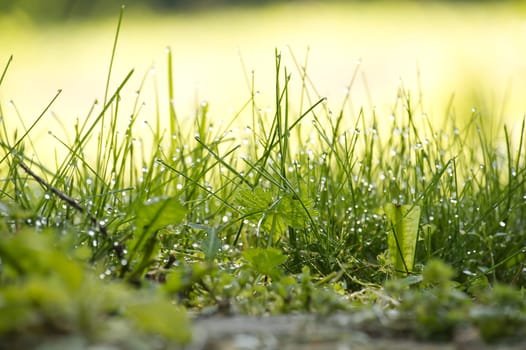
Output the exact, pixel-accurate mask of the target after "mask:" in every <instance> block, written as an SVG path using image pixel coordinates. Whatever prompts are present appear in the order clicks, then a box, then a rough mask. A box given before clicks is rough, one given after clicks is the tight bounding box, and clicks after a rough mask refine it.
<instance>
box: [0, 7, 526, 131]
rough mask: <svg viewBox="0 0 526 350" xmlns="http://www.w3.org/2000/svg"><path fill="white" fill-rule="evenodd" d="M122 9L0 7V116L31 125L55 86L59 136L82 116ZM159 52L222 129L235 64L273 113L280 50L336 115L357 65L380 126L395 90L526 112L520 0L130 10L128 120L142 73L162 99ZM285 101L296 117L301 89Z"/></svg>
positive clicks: (116, 77)
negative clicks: (65, 12)
mask: <svg viewBox="0 0 526 350" xmlns="http://www.w3.org/2000/svg"><path fill="white" fill-rule="evenodd" d="M118 8H119V7H118V6H109V7H108V8H107V9H104V12H103V13H104V16H101V17H98V16H95V17H83V16H79V14H78V13H77V14H75V15H73V16H69V17H64V18H63V17H60V16H56V15H49V17H50V20H49V21H46V20H45V18H41V17H45V16H46V13H45V12H43V13H42V14H41V15H39V14H35V13H34V12H30V13H29V14H28V13H27V12H24V11H22V10H20V9H16V8H15V9H11V10H9V11H7V10H5V11H4V12H3V13H2V14H1V15H0V33H1V34H0V37H1V40H0V62H2V66H3V64H4V62H7V60H8V57H9V56H10V55H11V54H12V55H13V56H14V60H13V63H12V65H11V67H10V69H9V72H8V74H7V76H6V79H5V81H4V82H3V84H2V86H0V102H1V104H2V110H3V113H4V118H6V117H7V118H11V119H12V118H15V116H16V113H15V111H14V107H13V106H12V105H11V104H9V103H8V102H9V101H11V100H12V101H14V103H15V106H16V108H17V109H18V110H19V112H20V114H21V115H22V117H23V119H24V120H25V121H26V123H29V122H30V121H31V120H33V119H34V118H36V116H37V115H38V113H39V111H40V110H41V109H42V108H43V107H44V106H45V105H46V104H47V102H48V101H49V100H50V99H51V97H52V96H53V95H54V94H55V92H56V90H57V89H62V90H63V93H62V94H61V96H60V98H59V100H58V101H57V102H56V104H55V105H54V106H53V107H52V111H53V113H54V115H56V116H57V118H59V119H60V120H62V122H63V123H65V125H66V127H68V126H69V125H72V124H73V122H74V120H75V119H76V118H80V119H82V118H84V117H85V115H86V113H87V111H88V110H89V108H90V106H91V104H92V102H93V100H94V99H99V100H102V99H103V95H104V87H105V80H106V75H107V70H108V64H109V60H110V55H111V48H112V41H113V38H114V33H115V30H116V24H117V18H118V12H119V9H118ZM99 14H100V13H99ZM167 46H170V47H171V48H172V51H173V56H174V79H175V94H176V100H175V106H176V108H177V110H178V111H179V116H180V117H181V118H191V117H192V116H193V114H194V110H195V106H196V104H197V103H199V102H201V101H202V100H207V101H209V103H210V113H211V116H212V117H213V118H214V119H215V120H229V119H230V118H231V117H232V115H233V114H234V113H235V112H236V111H238V110H239V109H240V107H241V106H242V105H243V104H244V103H245V102H246V101H247V99H248V98H249V93H250V91H249V89H248V88H247V83H246V80H245V76H244V73H243V66H242V64H241V63H240V62H241V61H240V56H241V57H242V58H243V61H244V63H245V67H246V70H247V71H248V73H249V75H250V72H251V71H254V76H255V88H256V90H258V91H260V95H259V96H258V99H259V101H260V106H261V107H262V108H268V111H269V112H270V113H272V107H273V105H272V103H273V102H272V101H273V97H274V90H273V89H274V50H275V49H276V48H277V49H278V50H279V51H280V52H282V53H283V57H284V64H285V65H286V66H287V67H288V69H289V71H290V72H291V73H292V85H291V86H292V88H293V91H297V92H299V84H300V72H299V71H298V70H297V69H296V67H295V65H294V63H293V60H292V58H291V54H290V51H289V49H290V50H291V51H292V52H293V53H294V55H295V56H296V58H297V59H298V60H299V61H300V62H304V60H305V57H306V52H307V49H308V48H309V54H308V67H307V68H308V72H309V77H310V79H311V81H312V82H313V84H314V86H315V87H316V91H317V92H318V93H319V95H321V96H327V97H328V98H329V99H328V106H330V108H331V109H334V110H338V109H339V108H340V105H341V101H342V99H343V97H344V94H345V89H346V87H347V86H348V85H349V82H350V79H351V77H352V76H353V72H354V71H355V69H356V65H357V63H358V62H361V63H360V67H359V69H360V71H359V74H358V76H357V79H356V81H355V82H354V84H353V86H352V88H351V100H352V105H353V108H354V109H355V110H356V111H357V110H358V109H359V108H360V107H361V106H364V107H365V108H366V110H371V108H373V107H374V108H375V110H376V112H377V114H378V116H379V117H380V118H384V117H385V118H387V117H388V115H389V113H390V109H391V108H392V106H393V105H394V103H395V102H396V97H397V91H398V89H399V87H400V86H403V87H404V88H406V89H407V90H409V91H410V92H411V94H412V96H414V99H415V100H417V99H418V95H419V93H420V91H421V92H422V94H423V97H424V106H425V112H426V113H427V114H428V115H429V116H430V117H432V118H437V119H440V118H442V117H443V116H444V114H445V111H446V108H447V105H448V101H449V100H450V98H451V96H452V95H455V98H454V101H455V104H454V106H455V109H454V111H455V115H456V118H459V119H460V118H464V117H469V115H470V114H471V107H473V106H476V107H477V108H479V109H483V110H484V112H485V114H486V116H485V117H486V118H488V122H491V123H493V122H496V120H497V119H498V118H500V117H503V118H505V120H506V121H507V122H508V123H509V124H511V125H512V126H515V125H518V123H519V121H520V120H521V118H522V116H523V114H524V112H526V98H525V96H526V11H524V10H523V7H522V6H521V5H520V3H514V2H470V3H456V2H395V1H393V2H323V1H318V2H312V1H311V2H287V3H272V4H265V5H262V6H250V7H248V6H228V7H217V6H215V7H211V6H200V7H198V8H194V9H188V8H185V7H184V6H183V7H182V8H180V7H176V8H171V9H170V10H166V11H160V10H159V8H157V11H150V9H146V8H145V7H143V6H139V5H137V4H132V5H130V6H128V8H127V9H126V11H125V16H124V21H123V25H122V28H121V35H120V38H119V44H118V48H117V55H116V59H115V66H114V71H113V75H112V84H111V86H112V87H113V88H115V87H116V86H117V85H118V83H119V82H120V80H121V79H122V78H123V77H124V76H125V74H126V73H127V72H128V71H129V70H130V69H132V68H135V69H136V72H135V74H134V77H133V79H132V80H131V81H130V83H129V84H128V86H127V88H126V89H125V90H124V92H123V94H122V102H123V104H122V106H123V107H122V108H123V109H122V110H123V113H124V115H126V113H128V112H131V107H132V103H133V101H134V99H135V91H136V90H137V89H138V87H139V84H140V82H141V80H142V78H143V76H144V75H145V74H147V72H149V71H150V68H151V67H152V66H153V67H155V72H156V74H155V80H156V81H157V85H158V91H159V98H160V101H161V103H163V102H165V101H166V52H165V48H166V47H167ZM418 72H419V74H420V78H419V79H420V82H421V83H420V84H419V83H418V78H417V77H418ZM153 86H154V79H152V77H150V78H149V79H148V80H147V82H146V85H145V87H144V89H143V93H144V97H143V98H141V99H140V101H141V102H145V105H144V107H143V111H142V112H141V118H142V119H149V118H153V111H154V105H155V104H154V102H155V101H154V98H153V97H152V96H153V91H154V87H153ZM419 90H420V91H419ZM291 97H292V104H291V105H292V107H293V108H295V109H296V110H297V109H299V107H297V108H296V107H295V105H299V101H298V100H297V98H296V97H297V94H292V96H291ZM162 107H163V108H165V105H162ZM165 111H166V109H164V112H165ZM486 111H489V113H486ZM164 115H165V116H166V115H167V113H165V114H164ZM46 120H47V121H46V122H45V124H42V127H41V130H40V131H39V132H40V134H41V135H42V137H43V138H44V139H45V138H46V136H45V135H46V134H47V130H46V129H55V128H59V127H57V126H56V125H55V124H54V123H55V122H54V119H53V117H52V116H50V117H47V119H46ZM35 135H37V134H35Z"/></svg>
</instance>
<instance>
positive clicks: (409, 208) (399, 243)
mask: <svg viewBox="0 0 526 350" xmlns="http://www.w3.org/2000/svg"><path fill="white" fill-rule="evenodd" d="M384 212H385V215H386V217H387V222H388V225H389V232H388V238H387V245H388V249H389V255H390V258H391V263H392V264H393V266H394V270H395V275H397V276H407V275H408V274H409V273H410V272H412V271H413V264H414V260H415V251H416V242H417V240H418V223H419V221H420V207H419V206H416V205H395V204H392V203H388V204H386V205H384Z"/></svg>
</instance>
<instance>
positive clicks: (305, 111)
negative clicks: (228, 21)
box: [0, 22, 526, 341]
mask: <svg viewBox="0 0 526 350" xmlns="http://www.w3.org/2000/svg"><path fill="white" fill-rule="evenodd" d="M119 23H120V22H119ZM117 33H118V32H117ZM117 37H118V35H117V36H116V38H115V42H117ZM298 62H299V61H298V59H297V58H296V57H295V55H294V53H293V52H291V51H283V52H281V51H278V50H276V51H275V56H274V67H275V72H274V80H275V86H274V91H272V92H269V93H272V94H273V95H274V104H273V105H272V107H270V108H268V107H266V106H262V105H261V104H260V101H259V94H258V92H257V91H256V90H255V89H254V88H253V84H251V82H253V79H254V75H251V74H250V73H248V74H247V76H246V80H247V82H249V84H248V86H249V87H250V88H249V92H250V93H249V98H248V99H246V100H244V101H243V102H242V103H241V105H242V108H240V109H239V110H238V111H236V113H234V117H233V118H232V119H231V120H227V121H220V119H219V118H218V117H217V116H215V115H212V114H211V113H210V112H209V109H208V104H207V103H206V102H203V103H199V104H198V105H197V106H196V107H195V115H194V117H193V118H192V119H191V120H183V119H182V118H181V117H180V115H179V113H178V111H177V109H176V108H175V104H174V99H175V98H176V97H175V96H174V93H173V84H174V80H173V79H174V78H173V66H174V63H173V57H172V53H171V51H170V50H167V52H166V63H165V64H166V67H167V81H168V86H167V87H165V88H166V90H167V91H166V95H167V96H168V98H167V99H163V98H157V99H155V101H154V102H153V103H154V105H155V113H154V114H152V115H148V116H145V115H144V114H143V111H142V110H141V108H142V100H141V96H142V93H143V89H146V87H145V86H147V84H146V83H147V82H148V80H149V79H154V78H152V75H150V74H147V75H145V78H144V84H141V87H140V88H139V89H138V90H137V95H136V102H135V103H134V104H133V106H122V103H123V102H121V100H120V93H121V91H122V89H123V88H124V87H125V86H126V85H127V84H128V83H129V79H130V77H131V76H132V75H134V74H136V73H135V72H134V71H133V70H130V71H129V72H128V73H127V74H125V75H124V76H122V77H116V76H115V75H114V74H113V72H112V67H113V65H114V64H118V62H116V61H114V60H113V55H112V59H111V64H110V66H109V69H108V84H107V85H106V86H107V90H106V91H105V92H104V93H103V96H104V98H103V99H102V100H101V101H99V102H98V105H96V106H94V107H93V109H91V110H89V111H87V112H86V115H87V117H86V118H83V119H79V120H78V121H77V123H76V124H75V126H74V128H73V130H67V133H66V135H68V136H67V137H61V136H59V135H58V133H54V132H51V133H50V135H49V136H50V140H52V141H50V142H49V145H48V147H47V148H46V149H42V147H34V143H33V133H34V132H35V130H36V129H37V128H38V125H39V123H40V122H41V119H42V118H44V116H45V115H46V111H47V110H48V109H49V105H48V106H45V107H44V108H43V111H42V113H41V115H40V116H39V117H37V118H36V119H35V120H34V122H31V123H27V124H26V125H25V126H24V127H23V128H19V129H15V128H13V127H11V123H12V122H13V119H14V118H15V119H16V117H12V116H11V115H10V114H7V112H6V113H5V114H4V110H3V109H0V116H1V117H2V119H1V128H0V135H1V137H0V139H1V144H0V145H1V149H2V153H1V158H0V159H1V162H0V167H1V169H0V171H1V180H2V181H1V183H0V185H1V190H0V210H1V214H2V218H1V221H0V223H1V225H0V229H1V234H2V243H0V258H1V260H0V287H1V288H2V289H0V290H2V293H3V296H4V299H5V300H15V301H16V302H13V303H14V304H9V303H5V304H0V308H4V309H5V310H4V311H5V312H6V313H5V314H6V315H9V314H17V313H18V312H20V311H24V312H27V313H28V314H32V313H35V315H41V316H42V315H43V316H42V317H41V318H38V319H34V318H31V317H29V316H28V317H27V318H24V317H22V318H20V319H18V320H17V322H15V323H14V324H13V323H11V320H9V319H7V318H6V319H1V318H0V331H4V330H7V331H6V332H7V333H6V334H17V332H22V333H21V334H23V332H24V331H25V330H27V329H35V328H34V327H37V329H40V328H38V327H43V328H42V329H43V330H46V329H47V328H46V327H48V326H52V329H53V330H54V331H56V332H58V333H59V334H61V333H60V332H66V333H67V332H77V331H78V329H77V328H74V329H70V328H67V327H66V328H67V329H66V330H65V331H64V330H63V329H61V328H60V327H61V326H62V323H61V321H60V320H63V321H64V320H70V319H71V318H73V319H75V320H77V321H78V325H77V326H78V327H79V328H80V329H83V328H82V327H83V326H82V325H84V324H85V325H89V327H92V328H89V329H87V330H86V329H84V331H85V332H87V333H88V337H94V339H103V341H109V340H107V338H104V337H102V336H100V334H99V333H97V332H96V331H95V330H94V329H97V326H96V324H94V320H95V319H97V317H101V316H100V315H105V316H104V317H105V319H106V318H108V317H110V315H111V316H112V317H113V316H115V315H119V316H122V315H123V316H125V317H130V318H132V319H134V320H135V325H136V326H137V327H139V328H140V329H141V330H142V331H144V332H153V333H156V334H160V335H162V336H165V337H167V338H168V339H172V340H176V341H185V340H187V334H185V333H184V332H183V333H184V334H182V333H174V332H173V331H172V330H170V329H166V328H164V327H163V326H162V325H161V323H160V321H159V323H156V322H153V321H152V320H153V319H155V318H156V317H157V316H159V315H161V314H163V312H164V311H163V310H164V309H165V308H166V307H167V305H170V304H169V303H168V304H166V299H168V300H170V302H173V303H177V304H180V305H183V306H185V307H186V308H189V309H191V310H193V311H195V312H198V313H200V312H219V313H249V314H276V313H287V312H320V313H328V312H332V311H335V310H347V311H349V310H356V309H360V308H363V307H367V306H368V305H371V304H373V303H374V304H376V305H377V306H379V307H380V308H382V309H383V310H390V309H396V310H397V313H396V315H397V316H393V314H390V315H391V316H390V317H394V320H395V322H396V319H399V320H400V319H401V320H405V321H407V323H406V324H407V326H406V327H407V329H409V330H410V331H412V332H414V333H415V334H416V335H417V336H419V337H423V338H434V337H437V338H446V339H448V337H449V338H450V337H451V336H452V334H453V331H454V329H455V327H457V326H459V325H461V324H463V323H465V322H471V323H473V324H474V325H476V326H478V327H480V329H481V332H482V334H483V336H484V337H485V338H487V339H489V340H491V339H494V338H499V337H500V336H515V335H517V334H520V332H521V331H523V330H524V327H525V325H526V322H525V318H524V312H525V311H526V309H525V308H526V303H525V302H524V295H523V290H524V289H523V288H524V287H525V282H526V280H525V277H526V275H525V266H524V264H525V263H524V261H525V256H524V254H525V251H524V249H525V248H524V246H525V242H526V233H525V232H524V227H525V226H526V222H525V220H526V213H525V205H526V184H525V170H524V169H526V164H525V154H524V152H525V149H524V147H525V145H524V138H523V137H524V134H525V126H524V125H525V124H524V122H522V124H519V125H521V126H520V127H519V128H518V129H516V130H511V129H510V128H509V127H508V126H505V125H503V126H502V127H500V128H499V129H498V130H493V129H490V128H488V127H487V125H486V124H485V123H486V121H487V120H488V119H491V118H492V117H493V116H492V115H486V114H485V113H487V111H486V110H485V109H484V108H479V107H478V106H474V107H473V109H472V110H471V112H470V114H469V115H457V114H456V112H455V110H453V109H451V108H445V112H444V118H443V122H442V123H440V124H437V123H436V122H434V120H436V118H432V117H430V116H429V114H428V111H427V109H426V104H425V100H424V99H423V97H422V96H424V97H425V96H426V95H425V93H423V92H422V91H410V90H406V89H404V88H400V89H399V90H398V91H397V92H396V93H395V94H393V95H394V96H395V97H396V98H395V99H394V100H393V101H392V108H391V111H390V113H378V112H377V111H376V110H375V109H374V108H366V107H364V108H359V109H358V110H356V109H355V106H353V105H352V100H351V98H350V94H347V95H345V96H344V98H343V99H342V101H339V102H338V103H334V102H332V101H327V100H326V99H325V98H324V97H323V96H320V95H318V93H317V92H316V89H315V82H314V83H312V82H311V79H310V77H309V74H308V69H305V66H304V65H302V64H300V63H298ZM10 63H11V60H9V61H8V62H7V64H6V66H5V70H3V74H2V75H1V78H0V84H3V80H4V77H5V76H6V75H8V74H9V72H10V69H11V68H10V67H9V66H10ZM292 81H299V82H301V84H299V86H300V88H299V91H291V86H292V85H291V82H292ZM111 86H115V88H114V89H112V88H111ZM295 86H296V85H295ZM351 88H353V86H350V87H349V90H348V92H349V91H350V89H351ZM59 93H60V92H59ZM59 93H57V94H59ZM155 94H158V92H157V91H155ZM155 94H154V95H155ZM155 96H159V95H155ZM291 96H294V97H291ZM52 103H54V100H51V101H50V105H51V104H52ZM124 107H126V108H125V109H126V110H127V109H130V108H131V110H132V113H131V114H128V113H123V112H122V109H123V108H124ZM241 115H244V117H243V118H240V117H239V116H241ZM144 120H147V122H144ZM166 120H168V121H169V122H168V123H166V122H163V121H166ZM221 120H223V119H222V118H221ZM167 124H168V125H167ZM54 149H60V152H59V151H57V152H56V153H54ZM50 156H51V157H50ZM44 159H45V160H44ZM50 159H52V160H51V161H50ZM390 204H392V205H393V206H392V207H389V206H388V205H390ZM387 208H391V209H387ZM395 208H403V209H401V210H402V211H401V212H402V213H406V212H407V213H413V214H411V215H412V216H414V213H418V217H417V218H416V223H417V224H416V226H415V227H416V229H415V230H413V229H411V228H409V226H411V225H409V224H406V221H405V220H406V219H405V217H406V215H405V214H404V215H402V216H400V217H398V218H396V219H391V218H390V216H389V210H391V211H396V210H397V209H395ZM416 208H418V211H416ZM407 216H409V214H408V215H407ZM413 222H414V220H413ZM397 225H398V226H397ZM395 226H396V227H400V231H399V232H397V233H396V232H395ZM409 231H414V232H409ZM392 234H400V235H402V236H398V237H399V238H400V237H403V238H404V239H405V240H408V239H410V238H409V237H412V238H411V239H412V240H413V242H410V243H412V244H414V247H415V250H414V252H412V253H411V255H412V256H411V257H410V258H411V259H410V260H409V259H408V255H407V254H408V253H407V251H405V250H404V251H401V250H403V249H402V248H401V244H399V243H396V244H397V245H398V247H397V246H393V243H389V239H388V237H389V235H392ZM33 235H34V236H33ZM20 237H29V238H31V237H44V238H42V239H43V240H42V242H40V241H39V240H38V239H36V238H35V241H34V242H33V243H31V242H30V241H29V240H25V238H20ZM395 237H396V236H395ZM35 242H36V243H35ZM33 245H34V246H33ZM28 247H29V248H28ZM393 248H394V250H393ZM397 250H400V256H401V257H399V258H400V259H402V263H403V264H402V265H400V266H403V269H401V268H399V267H396V266H398V265H396V264H395V263H393V261H395V260H393V259H394V257H393V255H397V253H396V252H397ZM46 251H47V253H46ZM55 251H56V253H53V252H55ZM393 252H395V253H393ZM17 254H19V255H17ZM42 254H44V256H45V257H47V258H41V256H42ZM45 254H48V255H45ZM39 259H43V260H39ZM64 259H66V260H64ZM64 261H70V262H71V264H72V266H71V267H70V268H71V270H67V269H66V268H59V266H63V265H64ZM407 261H413V264H411V266H408V264H407V263H406V262H407ZM43 262H44V263H43ZM37 264H42V267H38V268H37V267H35V266H36V265H37ZM84 270H86V272H85V273H86V274H89V276H92V280H89V281H91V282H89V283H88V282H81V281H79V280H78V278H74V277H71V276H73V275H75V274H78V273H79V271H84ZM43 276H44V277H43ZM45 276H47V277H49V276H51V277H49V281H46V278H45ZM47 283H51V284H52V286H53V288H50V290H51V291H52V292H53V293H55V294H53V293H45V292H44V290H46V288H48V287H49V286H48V284H47ZM82 283H88V287H89V288H93V289H99V288H101V287H100V286H99V284H101V283H107V285H108V286H112V285H113V283H122V284H123V285H120V284H119V285H118V288H119V289H118V290H119V292H118V293H121V294H122V295H126V298H125V300H126V302H127V303H128V304H126V305H127V306H126V307H124V308H123V309H119V307H118V306H116V305H115V304H112V303H111V302H108V303H109V304H111V305H109V304H108V305H109V306H108V305H106V304H104V303H102V302H101V304H100V305H99V307H100V308H99V309H97V308H95V309H94V310H95V311H93V313H96V312H100V314H96V315H95V314H87V315H86V314H84V313H83V312H84V311H83V310H84V309H83V306H82V305H84V304H83V303H89V301H90V298H95V297H94V295H95V294H93V295H92V294H86V295H84V294H82V296H80V297H77V296H76V292H75V291H76V290H77V289H78V288H81V287H79V286H80V285H81V284H82ZM17 285H18V286H19V287H20V289H21V290H23V291H25V292H26V294H24V293H21V294H20V295H21V296H20V297H18V299H17V298H15V297H14V294H13V288H14V286H17ZM130 285H131V286H134V287H135V288H138V289H139V290H140V291H150V292H151V293H152V295H155V296H156V297H159V295H162V297H163V298H165V299H162V300H160V301H158V300H157V299H155V300H154V301H149V302H147V303H145V302H144V301H142V299H141V296H130V295H129V294H124V293H125V292H124V291H123V290H125V288H129V286H130ZM125 286H128V287H125ZM82 288H84V287H82ZM89 288H88V289H89ZM116 288H117V287H116ZM121 288H122V289H121ZM64 290H65V291H67V292H64V293H62V292H63V291H64ZM111 290H112V289H111V288H110V289H109V291H106V289H105V292H104V293H109V294H108V295H109V296H107V297H108V298H110V300H113V299H111V296H112V295H113V294H111V293H112V292H111ZM126 290H127V289H126ZM412 291H413V292H412ZM419 291H422V292H421V293H420V292H419ZM61 293H62V294H61ZM86 293H87V292H86ZM116 293H117V292H116ZM118 293H117V294H118ZM127 293H131V294H133V293H132V292H129V291H128V292H127ZM121 294H118V295H121ZM104 295H105V294H104ZM141 295H142V294H141ZM9 298H11V299H9ZM79 298H80V299H79ZM83 298H86V299H83ZM104 298H106V296H105V297H104ZM129 300H132V301H129ZM137 300H139V301H137ZM33 302H34V303H36V304H38V305H40V306H39V307H36V308H35V306H34V305H35V304H34V303H33ZM475 302H476V303H477V304H472V303H475ZM48 303H50V305H53V303H58V304H64V305H66V306H68V305H69V306H71V310H75V311H71V310H70V309H67V310H66V309H65V310H63V311H60V312H59V311H57V312H55V311H54V309H49V308H47V307H46V306H47V305H48ZM123 303H124V301H123ZM15 304H16V307H15V306H13V305H15ZM102 304H104V306H101V305H102ZM117 305H118V304H117ZM130 305H131V306H130ZM140 305H146V306H145V308H141V307H140ZM411 305H416V306H415V307H414V308H412V306H411ZM35 310H37V311H35ZM68 310H69V311H68ZM123 310H124V311H123ZM510 310H512V311H513V310H514V311H513V312H512V311H510ZM508 311H509V312H508ZM77 313H78V315H77ZM24 315H25V314H24ZM72 315H73V316H72ZM79 315H81V316H82V317H85V319H84V318H82V317H80V316H79ZM177 315H179V314H178V313H176V314H163V317H164V318H163V320H166V322H172V321H173V322H182V323H184V321H181V319H179V318H177ZM429 315H436V317H432V318H430V317H429ZM79 317H80V318H79ZM159 317H161V316H159ZM397 317H398V318H397ZM56 318H58V320H59V321H57V320H56ZM392 320H393V319H392ZM64 322H66V321H64ZM83 322H84V323H83ZM90 322H91V323H90ZM108 322H109V321H108ZM163 322H164V321H163ZM495 322H497V323H495ZM499 322H500V323H499ZM507 324H508V325H509V324H511V325H512V326H513V327H511V326H510V327H511V328H507V326H506V325H507ZM35 325H36V326H35ZM31 327H33V328H31ZM86 327H88V326H86ZM499 327H500V328H499ZM57 328H58V329H57ZM42 329H40V330H42ZM404 331H406V329H404ZM90 332H91V333H90ZM181 332H182V331H181ZM507 332H508V333H507ZM0 334H2V333H0ZM99 336H100V337H102V338H100V337H99ZM97 337H99V338H97Z"/></svg>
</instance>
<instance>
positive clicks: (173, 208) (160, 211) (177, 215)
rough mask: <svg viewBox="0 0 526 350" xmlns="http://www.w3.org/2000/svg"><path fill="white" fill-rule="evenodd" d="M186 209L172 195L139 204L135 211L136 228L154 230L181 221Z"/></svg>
mask: <svg viewBox="0 0 526 350" xmlns="http://www.w3.org/2000/svg"><path fill="white" fill-rule="evenodd" d="M185 215H186V209H185V208H184V207H183V206H182V205H181V203H180V202H179V200H177V199H176V198H173V197H158V198H155V199H153V200H152V201H151V202H150V203H146V204H144V205H142V206H141V208H140V209H139V210H138V212H137V229H138V230H139V231H144V232H155V231H158V230H160V229H161V228H163V227H166V226H168V225H172V224H178V223H180V222H181V221H183V219H184V217H185Z"/></svg>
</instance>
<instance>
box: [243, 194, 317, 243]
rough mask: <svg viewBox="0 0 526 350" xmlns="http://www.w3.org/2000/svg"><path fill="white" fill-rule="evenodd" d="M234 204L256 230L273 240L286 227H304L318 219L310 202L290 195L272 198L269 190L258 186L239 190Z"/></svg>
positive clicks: (312, 203) (275, 239)
mask: <svg viewBox="0 0 526 350" xmlns="http://www.w3.org/2000/svg"><path fill="white" fill-rule="evenodd" d="M235 202H236V204H237V205H238V206H239V207H240V211H241V213H242V215H245V216H247V217H248V218H250V219H252V220H253V221H255V222H257V224H258V227H260V228H261V229H262V230H263V231H265V232H267V233H270V234H271V235H272V238H273V241H277V240H278V239H279V238H280V237H281V235H282V234H283V232H285V231H286V230H287V228H288V227H292V228H296V229H301V228H304V227H305V226H306V225H308V223H309V221H310V218H315V217H317V216H318V212H317V211H316V209H315V208H314V201H313V200H311V199H307V198H297V197H296V195H295V194H293V193H285V194H283V193H282V194H280V195H279V196H273V194H272V193H271V191H268V190H264V189H263V188H260V187H256V188H254V189H243V190H241V191H239V192H238V194H237V196H236V198H235Z"/></svg>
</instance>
